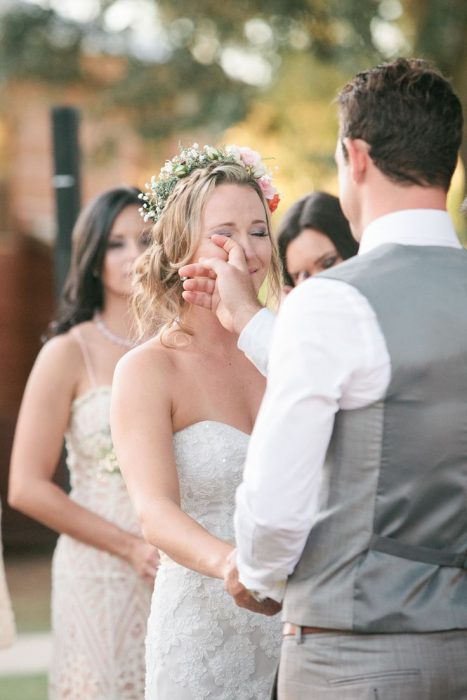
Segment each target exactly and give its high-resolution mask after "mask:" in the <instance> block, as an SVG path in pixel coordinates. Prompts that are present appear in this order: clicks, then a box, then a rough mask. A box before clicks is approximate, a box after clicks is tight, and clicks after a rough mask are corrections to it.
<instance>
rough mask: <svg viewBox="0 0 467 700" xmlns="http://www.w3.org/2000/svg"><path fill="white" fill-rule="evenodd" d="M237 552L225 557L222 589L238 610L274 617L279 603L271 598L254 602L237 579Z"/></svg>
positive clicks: (234, 550)
mask: <svg viewBox="0 0 467 700" xmlns="http://www.w3.org/2000/svg"><path fill="white" fill-rule="evenodd" d="M236 555H237V550H236V549H233V550H232V551H231V552H230V554H229V555H228V556H227V557H226V561H225V567H224V588H225V590H226V591H227V593H229V594H230V595H231V596H232V598H233V599H234V600H235V603H236V604H237V605H238V606H239V607H240V608H246V609H247V610H251V611H252V612H255V613H260V614H261V615H268V616H270V615H276V614H277V613H278V612H279V611H280V610H281V608H282V605H281V604H280V603H277V602H276V601H275V600H272V598H265V599H264V600H262V601H258V600H256V598H254V597H253V596H252V595H251V592H250V591H249V590H248V589H247V588H245V586H244V585H243V584H242V583H240V581H239V579H238V569H237V563H236V559H237V556H236Z"/></svg>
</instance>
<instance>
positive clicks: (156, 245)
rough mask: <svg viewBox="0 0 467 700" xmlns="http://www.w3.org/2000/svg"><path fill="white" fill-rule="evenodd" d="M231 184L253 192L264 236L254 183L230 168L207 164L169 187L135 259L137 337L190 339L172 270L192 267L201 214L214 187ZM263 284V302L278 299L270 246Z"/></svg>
mask: <svg viewBox="0 0 467 700" xmlns="http://www.w3.org/2000/svg"><path fill="white" fill-rule="evenodd" d="M221 184H234V185H241V186H245V187H250V188H251V189H253V190H254V191H255V192H256V193H257V195H258V197H259V198H260V199H261V202H262V204H263V207H264V212H265V216H266V221H267V224H268V230H269V233H270V232H271V219H270V211H269V207H268V204H267V201H266V199H265V196H264V194H263V192H262V190H261V187H260V186H259V184H258V183H257V181H256V180H255V179H254V178H253V177H252V176H251V175H250V174H249V173H248V172H247V170H245V168H244V167H242V166H241V165H238V164H236V163H223V162H221V163H219V162H216V163H211V164H209V165H208V166H206V167H204V168H198V169H196V170H194V171H193V172H192V173H190V174H189V175H188V176H187V177H184V178H183V179H181V180H180V181H179V182H178V183H177V185H176V186H175V188H174V190H173V192H172V193H171V194H170V196H169V198H168V199H167V202H166V204H165V206H164V210H163V212H162V214H161V216H160V218H159V219H158V221H157V222H156V223H155V224H154V227H153V229H152V241H151V244H150V246H149V248H148V249H147V250H146V251H145V252H144V253H143V255H142V256H141V257H140V258H139V260H138V264H137V267H136V274H135V278H134V293H133V309H134V312H135V316H136V320H137V324H138V330H139V332H140V334H141V336H142V337H143V336H148V335H154V334H155V333H156V332H158V333H159V334H160V338H161V342H162V343H163V344H164V345H167V346H169V347H175V346H176V345H177V344H179V342H187V336H190V335H192V331H191V329H190V328H189V327H188V325H187V324H186V323H185V322H184V311H185V309H186V307H187V302H185V300H184V299H183V297H182V292H183V282H182V280H181V279H180V276H179V274H178V270H179V269H180V268H181V267H183V265H186V264H188V263H189V262H191V261H192V259H193V256H194V254H195V252H196V249H197V247H198V244H199V237H200V232H201V224H202V214H203V210H204V206H205V204H206V201H207V200H208V198H209V196H210V194H211V193H212V191H213V190H214V188H215V187H217V186H219V185H221ZM271 245H272V257H271V264H270V268H269V273H268V279H267V288H268V300H271V301H274V302H276V301H277V300H278V298H279V293H280V284H281V279H280V278H281V274H280V262H279V256H278V252H277V247H276V244H275V241H274V240H273V238H272V236H271Z"/></svg>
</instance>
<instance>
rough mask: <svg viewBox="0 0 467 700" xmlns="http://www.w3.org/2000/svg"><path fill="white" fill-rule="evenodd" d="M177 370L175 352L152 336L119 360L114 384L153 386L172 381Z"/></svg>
mask: <svg viewBox="0 0 467 700" xmlns="http://www.w3.org/2000/svg"><path fill="white" fill-rule="evenodd" d="M174 370H175V357H174V352H173V351H171V349H170V348H167V347H165V346H164V345H163V344H162V343H161V342H160V340H159V339H158V338H151V339H150V340H147V341H146V342H144V343H142V344H141V345H138V346H137V347H136V348H133V349H132V350H130V351H129V352H127V353H125V355H124V356H123V357H122V358H121V359H120V360H119V361H118V363H117V367H116V369H115V375H114V384H115V383H117V384H125V385H127V386H142V385H145V386H148V387H149V386H151V387H152V386H153V385H154V384H156V385H160V384H161V382H162V383H164V384H165V383H167V382H168V381H170V376H171V375H172V374H173V372H174Z"/></svg>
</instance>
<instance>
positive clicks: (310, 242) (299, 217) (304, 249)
mask: <svg viewBox="0 0 467 700" xmlns="http://www.w3.org/2000/svg"><path fill="white" fill-rule="evenodd" d="M278 244H279V254H280V257H281V261H282V265H283V270H284V281H285V284H286V285H287V286H288V287H290V288H291V287H295V286H296V285H297V284H300V282H303V281H304V280H305V279H307V278H308V277H311V276H312V275H315V274H316V273H318V272H322V271H323V270H327V269H328V268H330V267H334V265H337V264H338V263H340V262H342V261H343V260H347V258H351V257H352V256H354V255H356V254H357V251H358V243H357V241H356V240H355V239H354V238H353V236H352V233H351V231H350V226H349V222H348V221H347V219H346V218H345V216H344V214H343V213H342V209H341V207H340V204H339V200H338V198H337V197H334V196H333V195H332V194H328V193H327V192H312V193H311V194H307V195H306V196H305V197H302V198H301V199H299V200H298V202H295V204H293V205H292V206H291V207H290V209H289V210H288V211H287V212H286V214H285V216H284V218H283V219H282V222H281V225H280V227H279V231H278Z"/></svg>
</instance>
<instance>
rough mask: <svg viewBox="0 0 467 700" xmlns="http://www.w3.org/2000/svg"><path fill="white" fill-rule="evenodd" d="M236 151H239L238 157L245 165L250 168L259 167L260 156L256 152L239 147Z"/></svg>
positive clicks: (246, 147)
mask: <svg viewBox="0 0 467 700" xmlns="http://www.w3.org/2000/svg"><path fill="white" fill-rule="evenodd" d="M238 150H239V151H240V157H241V159H242V160H243V162H244V163H245V165H249V166H250V167H251V168H254V167H255V166H257V165H260V163H261V156H260V154H259V153H258V151H254V150H253V149H252V148H248V146H241V147H240V148H239V149H238Z"/></svg>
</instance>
